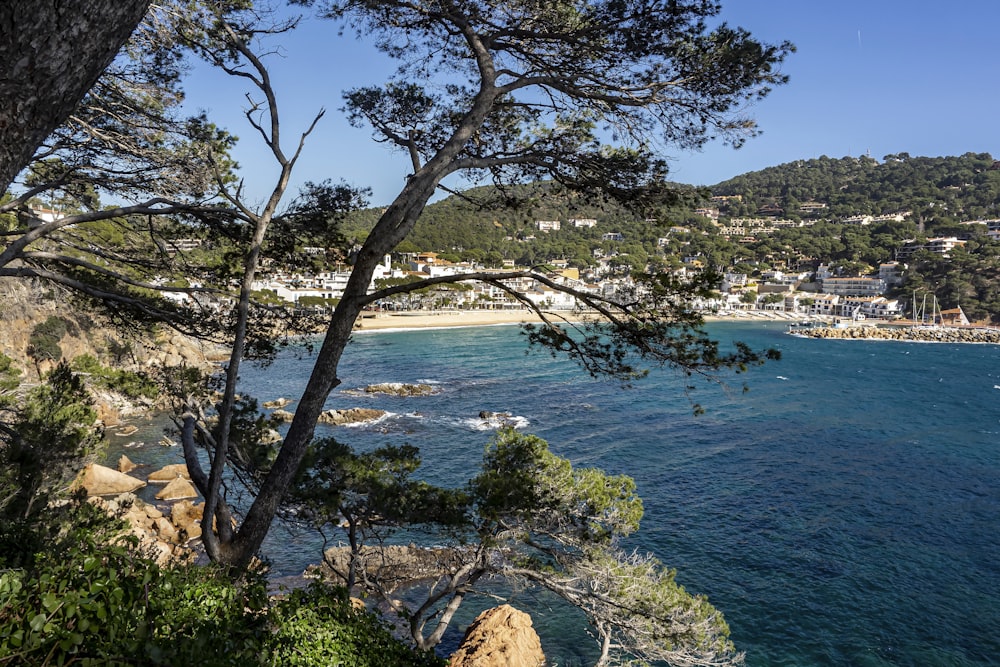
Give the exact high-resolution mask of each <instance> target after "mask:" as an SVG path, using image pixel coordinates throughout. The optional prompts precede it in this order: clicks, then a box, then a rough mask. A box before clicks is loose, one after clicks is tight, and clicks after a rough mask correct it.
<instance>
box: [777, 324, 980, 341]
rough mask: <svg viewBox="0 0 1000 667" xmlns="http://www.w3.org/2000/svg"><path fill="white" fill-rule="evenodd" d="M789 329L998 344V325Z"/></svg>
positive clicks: (824, 335)
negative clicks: (987, 326)
mask: <svg viewBox="0 0 1000 667" xmlns="http://www.w3.org/2000/svg"><path fill="white" fill-rule="evenodd" d="M790 333H792V334H795V335H799V336H805V337H808V338H839V339H845V340H898V341H911V342H922V343H989V344H993V345H1000V329H992V328H981V327H929V326H923V327H920V326H915V327H898V326H880V327H876V326H852V327H845V328H837V327H814V328H812V329H798V330H792V331H790Z"/></svg>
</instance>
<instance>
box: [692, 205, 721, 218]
mask: <svg viewBox="0 0 1000 667" xmlns="http://www.w3.org/2000/svg"><path fill="white" fill-rule="evenodd" d="M694 214H695V215H703V216H705V217H706V218H709V219H710V220H718V219H719V209H717V208H708V207H702V208H696V209H695V210H694Z"/></svg>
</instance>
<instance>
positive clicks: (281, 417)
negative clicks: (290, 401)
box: [271, 409, 295, 423]
mask: <svg viewBox="0 0 1000 667" xmlns="http://www.w3.org/2000/svg"><path fill="white" fill-rule="evenodd" d="M294 418H295V413H294V412H289V411H288V410H280V409H279V410H275V411H274V412H272V413H271V419H276V420H277V421H280V422H286V423H287V422H290V421H292V419H294Z"/></svg>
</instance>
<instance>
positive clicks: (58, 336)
mask: <svg viewBox="0 0 1000 667" xmlns="http://www.w3.org/2000/svg"><path fill="white" fill-rule="evenodd" d="M65 335H66V320H64V319H62V318H61V317H56V316H55V315H50V316H49V317H48V318H46V320H45V321H44V322H39V323H38V324H36V325H35V327H34V328H33V329H32V330H31V334H30V335H29V336H28V354H29V355H30V356H31V358H32V359H34V360H35V361H46V360H52V361H58V360H60V359H62V348H61V347H59V341H60V340H62V337H63V336H65Z"/></svg>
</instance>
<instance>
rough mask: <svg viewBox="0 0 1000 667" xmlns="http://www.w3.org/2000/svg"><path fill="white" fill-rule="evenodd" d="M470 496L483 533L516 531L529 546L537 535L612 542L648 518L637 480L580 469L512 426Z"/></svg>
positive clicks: (489, 453)
mask: <svg viewBox="0 0 1000 667" xmlns="http://www.w3.org/2000/svg"><path fill="white" fill-rule="evenodd" d="M469 493H470V495H471V496H472V498H473V502H474V506H475V509H476V513H477V517H478V518H477V525H478V528H477V529H478V530H479V531H480V532H481V533H484V534H490V537H491V539H494V538H495V537H496V534H494V533H500V532H504V531H506V530H507V529H509V528H511V527H515V526H516V527H518V528H519V529H520V530H523V531H524V533H525V540H526V541H531V540H532V539H533V538H532V537H531V534H532V533H536V534H539V535H547V536H553V537H557V539H559V540H560V541H562V542H563V543H564V544H566V543H569V542H572V543H575V544H591V543H594V544H598V543H607V542H610V541H611V540H613V539H617V538H621V537H626V536H628V535H630V534H631V533H633V532H635V531H636V530H638V528H639V521H640V520H641V519H642V513H643V508H642V500H641V499H640V498H639V497H638V496H637V495H636V487H635V482H634V481H633V480H632V478H630V477H628V476H626V475H617V476H615V475H608V474H606V473H604V472H603V471H601V470H599V469H597V468H574V467H573V466H572V464H571V463H570V461H569V460H568V459H565V458H562V457H559V456H556V455H555V454H553V453H552V452H551V451H550V450H549V446H548V443H547V442H545V441H544V440H542V439H541V438H539V437H537V436H534V435H525V434H522V433H519V432H518V431H516V430H515V429H513V428H510V427H507V428H502V429H500V430H499V431H498V432H497V434H496V436H495V437H494V438H493V440H492V441H491V442H490V444H489V445H488V446H487V448H486V452H485V453H484V455H483V465H482V472H481V473H480V474H479V475H477V476H476V477H475V478H473V479H472V480H471V481H470V482H469Z"/></svg>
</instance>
